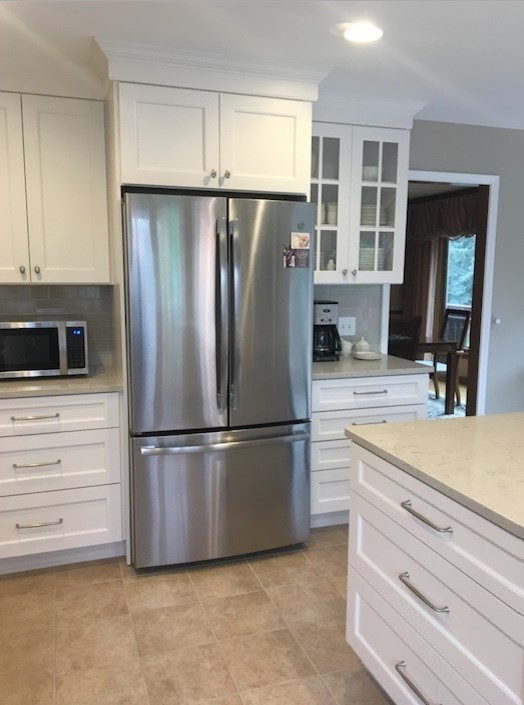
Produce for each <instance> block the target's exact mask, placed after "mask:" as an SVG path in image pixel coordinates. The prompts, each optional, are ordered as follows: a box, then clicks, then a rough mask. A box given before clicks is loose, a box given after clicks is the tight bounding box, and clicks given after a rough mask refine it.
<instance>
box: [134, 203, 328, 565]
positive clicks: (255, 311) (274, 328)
mask: <svg viewBox="0 0 524 705" xmlns="http://www.w3.org/2000/svg"><path fill="white" fill-rule="evenodd" d="M124 203H125V221H126V260H127V262H126V269H127V277H126V298H127V328H128V350H129V356H128V358H129V375H128V376H129V411H130V433H131V441H130V443H131V461H132V475H131V476H132V488H131V489H132V511H131V523H132V560H133V563H134V565H135V566H136V567H146V566H154V565H165V564H172V563H180V562H189V561H197V560H203V559H209V558H217V557H221V556H228V555H235V554H241V553H247V552H252V551H258V550H262V549H268V548H273V547H277V546H284V545H288V544H292V543H296V542H301V541H304V540H306V539H307V538H308V535H309V501H310V500H309V416H310V385H311V381H310V380H311V376H310V375H311V354H310V350H311V344H312V343H311V337H312V333H311V320H312V284H313V280H312V275H313V272H312V267H311V261H310V258H309V252H307V249H306V248H307V246H308V243H309V238H308V237H307V234H308V233H309V234H311V235H312V234H313V232H314V206H312V205H311V204H307V203H300V202H292V201H277V200H274V201H272V200H259V199H257V200H252V199H247V198H225V197H223V196H221V195H220V196H218V195H184V194H179V193H144V192H139V191H138V190H134V192H128V193H126V194H125V198H124ZM293 243H295V246H296V245H298V246H299V247H302V248H303V249H302V250H301V252H296V255H297V256H296V257H294V256H293V257H287V256H283V254H287V253H289V250H290V249H291V248H292V246H293ZM311 247H312V244H311ZM311 251H313V250H311ZM289 262H292V265H289V264H286V263H289Z"/></svg>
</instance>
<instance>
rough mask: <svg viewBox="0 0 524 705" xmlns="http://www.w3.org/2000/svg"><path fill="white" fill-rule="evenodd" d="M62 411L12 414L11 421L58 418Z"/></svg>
mask: <svg viewBox="0 0 524 705" xmlns="http://www.w3.org/2000/svg"><path fill="white" fill-rule="evenodd" d="M58 418H60V413H59V412H57V413H56V414H44V415H43V416H11V421H40V420H41V419H58Z"/></svg>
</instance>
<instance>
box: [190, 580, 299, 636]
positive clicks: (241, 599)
mask: <svg viewBox="0 0 524 705" xmlns="http://www.w3.org/2000/svg"><path fill="white" fill-rule="evenodd" d="M204 607H205V609H206V612H207V615H208V618H209V621H210V623H211V626H212V627H213V629H214V630H215V633H216V636H217V639H229V638H231V637H235V636H244V635H246V634H256V633H258V632H267V631H274V630H275V629H282V628H283V627H285V626H286V625H285V624H284V622H283V620H282V619H281V617H280V616H279V614H278V610H277V608H276V607H275V605H274V604H273V603H272V602H271V600H270V599H269V597H268V596H267V594H266V592H265V591H264V590H258V591H257V592H247V593H244V594H243V595H233V596H231V597H223V598H220V599H218V600H209V601H205V602H204Z"/></svg>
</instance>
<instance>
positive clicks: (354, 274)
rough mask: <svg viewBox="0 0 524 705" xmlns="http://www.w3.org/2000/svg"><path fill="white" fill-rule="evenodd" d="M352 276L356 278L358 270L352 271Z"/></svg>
mask: <svg viewBox="0 0 524 705" xmlns="http://www.w3.org/2000/svg"><path fill="white" fill-rule="evenodd" d="M351 274H352V275H353V276H354V277H356V276H357V270H356V269H352V270H351Z"/></svg>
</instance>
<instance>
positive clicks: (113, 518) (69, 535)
mask: <svg viewBox="0 0 524 705" xmlns="http://www.w3.org/2000/svg"><path fill="white" fill-rule="evenodd" d="M0 497H1V504H0V507H1V508H0V558H8V557H15V556H22V555H28V554H33V553H43V552H45V551H56V550H61V549H71V548H79V547H85V546H94V545H97V544H103V543H112V542H116V541H121V540H122V511H121V496H120V431H119V413H118V394H117V393H107V394H78V395H65V396H53V397H32V398H18V399H4V400H2V401H0Z"/></svg>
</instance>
